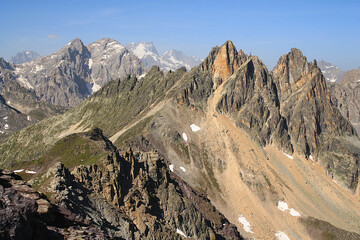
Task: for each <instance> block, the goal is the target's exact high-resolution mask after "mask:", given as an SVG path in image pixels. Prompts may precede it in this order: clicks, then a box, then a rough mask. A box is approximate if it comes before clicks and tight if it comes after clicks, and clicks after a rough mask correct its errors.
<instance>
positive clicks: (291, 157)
mask: <svg viewBox="0 0 360 240" xmlns="http://www.w3.org/2000/svg"><path fill="white" fill-rule="evenodd" d="M281 152H282V153H283V154H284V155H285V156H287V157H288V158H290V159H294V157H293V156H291V155H289V154H286V153H284V152H283V151H281Z"/></svg>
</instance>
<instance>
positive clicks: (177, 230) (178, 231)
mask: <svg viewBox="0 0 360 240" xmlns="http://www.w3.org/2000/svg"><path fill="white" fill-rule="evenodd" d="M176 233H177V234H180V235H181V236H183V237H184V238H188V236H186V234H185V233H184V232H183V231H181V230H180V229H178V228H177V229H176Z"/></svg>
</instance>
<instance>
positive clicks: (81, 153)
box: [37, 134, 108, 169]
mask: <svg viewBox="0 0 360 240" xmlns="http://www.w3.org/2000/svg"><path fill="white" fill-rule="evenodd" d="M107 155H108V152H106V151H105V150H104V145H103V142H95V141H92V140H90V139H89V138H87V137H85V136H83V135H82V134H72V135H70V136H67V137H65V138H63V139H61V140H59V141H58V142H57V143H56V144H55V146H54V147H53V148H51V150H50V151H48V152H47V153H46V154H45V155H44V156H42V157H41V158H40V159H39V160H38V161H37V162H38V164H40V165H42V166H43V165H44V164H49V163H51V162H55V161H56V162H62V163H63V164H64V165H65V167H67V168H70V169H71V168H73V167H75V166H78V165H92V164H95V163H97V162H98V161H99V160H100V159H103V158H106V156H107Z"/></svg>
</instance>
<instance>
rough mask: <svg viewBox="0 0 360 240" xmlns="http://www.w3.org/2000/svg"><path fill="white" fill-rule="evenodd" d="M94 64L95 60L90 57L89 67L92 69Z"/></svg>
mask: <svg viewBox="0 0 360 240" xmlns="http://www.w3.org/2000/svg"><path fill="white" fill-rule="evenodd" d="M92 65H93V60H92V59H91V58H90V59H89V69H91V67H92Z"/></svg>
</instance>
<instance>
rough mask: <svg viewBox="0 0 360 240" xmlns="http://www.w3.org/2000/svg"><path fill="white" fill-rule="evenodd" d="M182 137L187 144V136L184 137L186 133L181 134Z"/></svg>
mask: <svg viewBox="0 0 360 240" xmlns="http://www.w3.org/2000/svg"><path fill="white" fill-rule="evenodd" d="M182 137H183V139H184V140H185V142H187V140H188V136H187V135H186V133H183V134H182Z"/></svg>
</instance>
